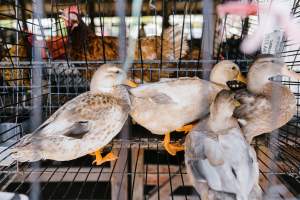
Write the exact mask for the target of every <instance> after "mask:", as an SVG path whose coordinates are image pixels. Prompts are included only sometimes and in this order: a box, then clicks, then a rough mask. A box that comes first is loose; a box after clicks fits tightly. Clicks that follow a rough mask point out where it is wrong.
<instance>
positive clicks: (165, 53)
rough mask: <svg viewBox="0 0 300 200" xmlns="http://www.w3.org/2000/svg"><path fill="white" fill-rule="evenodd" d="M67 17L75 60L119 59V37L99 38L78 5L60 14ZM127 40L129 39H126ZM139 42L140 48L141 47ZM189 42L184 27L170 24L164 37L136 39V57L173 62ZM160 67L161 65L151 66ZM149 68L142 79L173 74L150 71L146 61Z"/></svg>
mask: <svg viewBox="0 0 300 200" xmlns="http://www.w3.org/2000/svg"><path fill="white" fill-rule="evenodd" d="M60 17H61V18H63V19H64V21H65V24H66V26H67V28H68V32H69V43H68V48H67V54H68V56H69V57H70V58H71V59H72V60H77V61H85V60H87V61H99V60H117V59H118V58H119V39H118V38H117V37H112V36H103V37H98V36H97V35H96V34H95V33H94V32H93V31H92V30H91V29H90V28H89V27H88V26H87V25H86V24H85V23H84V22H83V21H82V19H81V18H80V16H79V11H78V8H77V7H76V6H71V7H68V8H66V9H64V10H63V11H62V13H61V15H60ZM127 42H128V41H127ZM139 44H140V48H139ZM187 50H188V45H187V41H186V37H185V36H183V37H181V28H180V27H178V26H175V27H174V32H173V27H170V28H168V29H166V30H165V31H164V32H163V36H162V37H159V36H151V37H142V38H140V39H139V41H137V43H136V48H135V49H134V60H139V59H143V60H155V59H158V60H159V59H161V58H162V60H165V61H173V60H176V59H179V57H180V56H181V57H184V56H185V55H186V53H187ZM151 66H152V67H156V68H157V67H159V65H158V64H154V65H151ZM143 68H144V69H146V70H145V71H144V72H143V74H144V75H145V76H144V77H143V78H144V80H146V81H150V79H152V80H153V79H154V80H158V79H159V78H160V77H169V74H170V73H167V72H161V73H159V72H158V71H153V72H151V76H150V71H147V69H148V68H150V65H149V64H143ZM139 73H140V72H135V76H137V77H141V76H140V74H139Z"/></svg>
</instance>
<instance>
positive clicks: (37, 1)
mask: <svg viewBox="0 0 300 200" xmlns="http://www.w3.org/2000/svg"><path fill="white" fill-rule="evenodd" d="M32 5H33V13H32V17H33V18H32V20H34V19H40V18H42V17H43V10H44V7H43V5H44V2H43V0H33V2H32ZM40 26H41V24H40ZM39 28H40V29H42V28H43V27H39ZM33 40H34V43H33V44H34V45H33V46H32V51H33V58H32V60H33V61H42V57H41V55H42V54H41V48H38V46H39V44H38V41H37V37H36V36H35V35H34V34H33ZM42 67H43V65H41V64H37V65H32V74H31V75H32V82H31V98H32V99H31V104H32V110H31V115H30V125H31V130H32V131H33V130H34V129H36V128H37V127H38V126H39V125H40V124H41V123H42ZM36 148H37V149H38V148H39V147H38V146H37V147H36ZM32 167H33V169H34V170H37V169H38V168H39V167H40V164H39V162H36V163H34V164H33V166H32ZM30 199H32V200H38V199H40V182H39V179H36V181H34V182H33V183H32V190H31V192H30Z"/></svg>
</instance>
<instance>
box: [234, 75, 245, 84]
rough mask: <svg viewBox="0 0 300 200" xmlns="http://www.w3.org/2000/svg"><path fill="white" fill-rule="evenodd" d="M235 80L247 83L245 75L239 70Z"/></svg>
mask: <svg viewBox="0 0 300 200" xmlns="http://www.w3.org/2000/svg"><path fill="white" fill-rule="evenodd" d="M236 80H238V81H241V82H242V83H245V84H247V79H246V78H245V76H243V74H242V73H241V72H239V74H238V75H237V77H236Z"/></svg>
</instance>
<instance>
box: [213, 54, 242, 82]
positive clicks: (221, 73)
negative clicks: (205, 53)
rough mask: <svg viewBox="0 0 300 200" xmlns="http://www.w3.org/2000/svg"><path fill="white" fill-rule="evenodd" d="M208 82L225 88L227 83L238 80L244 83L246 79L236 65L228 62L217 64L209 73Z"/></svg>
mask: <svg viewBox="0 0 300 200" xmlns="http://www.w3.org/2000/svg"><path fill="white" fill-rule="evenodd" d="M209 78H210V81H211V82H214V83H217V84H219V85H223V86H226V83H227V81H232V80H238V81H241V82H243V83H246V78H245V77H244V76H243V75H242V73H241V71H240V68H239V66H238V65H236V64H235V63H233V62H232V61H229V60H223V61H221V62H219V63H217V64H216V65H215V66H214V67H213V69H212V71H211V73H210V77H209Z"/></svg>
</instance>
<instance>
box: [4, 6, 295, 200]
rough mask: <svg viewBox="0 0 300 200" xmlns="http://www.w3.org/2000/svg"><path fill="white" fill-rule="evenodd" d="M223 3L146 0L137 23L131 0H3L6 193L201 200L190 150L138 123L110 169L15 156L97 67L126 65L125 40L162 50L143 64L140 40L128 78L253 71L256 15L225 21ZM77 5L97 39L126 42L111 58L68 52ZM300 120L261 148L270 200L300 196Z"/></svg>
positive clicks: (118, 144) (288, 50)
mask: <svg viewBox="0 0 300 200" xmlns="http://www.w3.org/2000/svg"><path fill="white" fill-rule="evenodd" d="M260 2H262V1H260ZM265 2H266V1H265ZM289 2H290V3H291V7H292V9H291V12H292V13H293V14H294V15H295V16H296V17H298V12H299V11H298V10H299V2H298V1H297V0H295V1H289ZM216 3H217V2H213V1H210V0H203V1H195V0H189V1H188V0H182V1H175V0H156V1H143V4H142V8H141V11H140V17H138V18H135V17H134V16H131V15H132V12H133V11H132V8H131V5H132V1H126V2H124V1H116V2H112V1H106V0H93V1H90V0H89V1H63V0H51V1H48V0H45V1H44V4H43V2H42V1H22V0H16V1H13V0H0V31H1V33H0V50H1V53H0V59H1V60H0V61H1V65H0V70H1V73H0V75H1V79H0V81H1V82H0V92H1V96H0V119H1V124H0V141H1V143H0V148H1V149H0V163H2V165H1V168H0V170H1V172H0V173H1V174H0V186H1V190H2V191H10V192H17V193H24V194H27V195H30V194H31V195H33V193H35V194H36V195H40V197H41V198H43V199H167V198H172V199H192V198H196V199H198V198H199V197H198V194H197V193H196V192H195V190H193V188H192V187H191V183H190V181H189V179H188V177H187V174H186V170H185V167H184V162H183V160H184V153H179V154H178V155H177V156H175V157H173V156H169V155H167V153H166V152H165V151H163V150H162V149H163V148H162V145H161V142H160V141H161V139H162V138H161V137H159V136H157V137H156V136H153V135H151V134H150V133H149V132H148V131H146V130H145V129H143V128H142V127H140V126H138V125H130V126H129V131H128V130H127V131H126V130H125V132H127V134H125V137H124V134H122V135H123V137H118V138H116V139H115V140H114V141H113V142H112V143H111V144H110V145H109V146H108V148H109V149H110V148H112V149H113V151H114V152H115V153H116V155H118V157H119V159H118V160H117V161H115V162H111V163H110V164H105V165H103V166H92V164H91V162H92V158H91V157H90V156H86V157H83V158H80V159H77V160H74V161H69V162H53V161H43V162H40V163H16V162H10V160H9V154H10V149H11V148H12V147H13V146H14V145H15V144H16V143H17V141H18V140H19V138H20V137H22V136H23V135H25V134H27V133H30V131H31V130H33V129H34V128H36V127H37V126H38V125H39V124H40V123H41V122H42V121H44V120H45V119H46V118H47V117H49V116H50V115H51V114H52V113H53V112H54V111H55V110H56V109H57V108H59V107H60V106H61V105H63V104H64V103H65V102H66V101H67V100H69V99H71V98H73V97H75V96H77V95H78V94H80V93H82V92H84V91H87V90H88V88H89V85H88V83H89V81H90V76H91V74H92V73H93V72H94V71H95V69H96V68H97V67H98V66H99V65H100V64H103V63H123V62H124V60H125V55H126V46H127V45H126V40H127V38H128V36H130V37H133V38H137V39H139V38H143V37H152V36H158V37H156V38H155V40H154V41H153V42H154V46H155V47H156V48H157V49H156V50H155V52H158V53H157V56H155V57H154V58H153V59H145V58H143V53H141V52H142V49H141V48H142V47H141V46H142V44H140V40H137V49H138V51H137V52H138V56H137V57H136V59H135V60H134V61H133V64H132V65H131V67H130V68H129V72H128V76H129V77H131V78H132V79H134V80H136V81H140V82H153V81H158V80H159V79H161V78H166V77H181V76H199V77H201V78H205V79H207V78H208V74H209V72H210V69H211V67H212V65H213V64H215V63H216V62H218V61H220V60H222V59H230V60H233V61H234V62H236V63H237V64H238V65H240V66H241V69H242V71H243V72H245V73H246V72H247V69H248V66H249V63H251V62H252V60H253V58H255V55H246V54H243V53H242V52H241V51H240V50H239V45H240V43H241V41H242V39H244V37H245V36H246V35H247V34H251V33H252V32H253V30H254V29H255V27H256V25H257V23H258V17H257V16H250V17H248V18H245V19H241V18H240V17H234V16H231V15H227V16H225V18H222V19H219V18H218V17H217V16H216V14H215V9H214V6H215V5H216ZM72 5H76V6H77V7H78V8H79V11H80V13H81V15H82V20H83V21H84V23H86V24H87V25H88V28H89V29H90V30H91V31H92V32H93V33H95V35H97V36H98V39H99V40H100V41H104V40H105V37H108V36H116V37H118V38H119V44H120V45H119V47H120V48H118V49H115V51H117V52H118V54H119V55H118V58H114V59H110V58H109V57H106V55H105V52H106V51H107V49H106V50H105V49H103V48H102V49H101V50H100V52H102V53H103V55H102V59H88V56H87V55H86V54H87V52H86V51H83V55H82V58H83V59H76V58H74V57H73V56H72V55H70V52H69V48H70V40H69V37H70V35H68V30H67V27H66V26H65V24H64V23H63V20H62V19H60V18H59V10H60V9H65V8H68V7H69V6H72ZM177 24H179V25H180V27H181V32H180V37H179V40H178V41H174V42H173V43H174V46H175V45H176V44H175V43H176V42H179V43H180V45H179V48H180V51H179V52H180V53H179V57H178V58H173V59H165V58H164V55H162V52H163V51H162V48H163V47H162V46H160V45H159V44H160V43H162V42H161V41H162V40H163V37H164V36H165V35H164V34H162V33H163V32H164V30H166V29H167V28H168V27H173V29H174V28H175V25H177ZM171 33H172V34H174V31H173V32H171ZM185 38H186V40H187V42H188V47H189V48H188V51H187V52H186V53H184V51H183V50H182V48H183V40H184V39H185ZM78 39H81V38H78ZM122 42H123V45H122V44H121V43H122ZM85 46H87V44H85ZM122 47H123V48H122ZM282 47H283V48H282V51H281V56H282V57H283V58H284V59H285V61H286V63H287V64H288V65H290V66H291V67H292V68H293V69H294V70H295V71H297V70H298V65H299V64H298V62H299V61H298V60H299V59H298V52H299V45H298V44H292V43H291V42H290V41H283V42H282ZM159 48H161V49H159ZM127 53H128V52H127ZM282 82H283V83H284V84H286V85H288V86H289V87H290V88H291V90H292V91H293V92H294V94H295V96H296V97H297V100H298V99H299V83H298V82H292V81H290V80H286V79H284V80H282ZM298 117H299V116H298V110H297V115H296V116H294V118H293V119H292V120H291V122H289V123H288V124H287V125H286V126H284V127H282V128H281V129H280V130H279V131H278V132H276V133H272V135H271V137H269V136H268V137H265V136H263V137H260V138H258V139H257V140H256V141H255V142H254V145H255V148H256V150H257V155H258V159H259V164H260V185H261V187H262V189H263V191H264V193H265V194H269V195H270V194H271V193H272V195H274V196H271V199H290V198H297V197H299V188H300V185H299V183H300V178H299V175H300V174H299V171H300V168H299V166H300V157H299V155H300V154H299V133H298V126H299V124H298V123H299V119H298ZM127 129H128V127H127ZM274 135H275V137H273V136H274ZM4 164H6V165H5V166H4ZM37 183H39V184H37ZM39 192H40V193H39Z"/></svg>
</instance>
